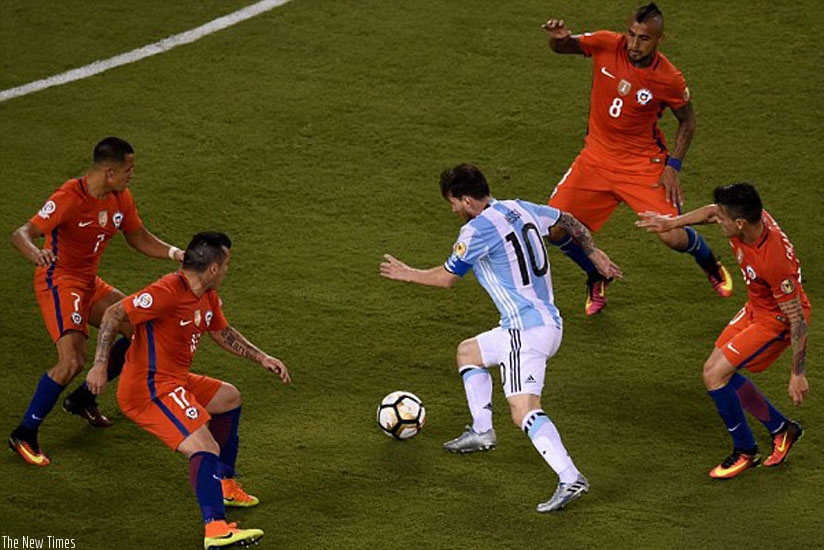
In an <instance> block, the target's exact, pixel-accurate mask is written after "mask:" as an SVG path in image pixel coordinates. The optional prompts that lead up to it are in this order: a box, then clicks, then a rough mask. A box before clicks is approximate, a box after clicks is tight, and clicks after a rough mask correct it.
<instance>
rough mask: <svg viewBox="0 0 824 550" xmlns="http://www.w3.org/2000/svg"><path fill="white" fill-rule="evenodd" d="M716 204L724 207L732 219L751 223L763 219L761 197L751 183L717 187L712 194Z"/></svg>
mask: <svg viewBox="0 0 824 550" xmlns="http://www.w3.org/2000/svg"><path fill="white" fill-rule="evenodd" d="M712 197H713V200H714V201H715V204H718V205H720V206H723V207H724V208H725V209H726V210H727V211H728V212H729V213H730V215H731V216H732V217H734V218H743V219H745V220H747V222H749V223H758V221H759V220H760V219H761V211H762V210H763V208H764V206H763V205H762V204H761V197H760V196H759V195H758V191H756V190H755V186H754V185H753V184H751V183H746V182H741V183H733V184H732V185H725V186H723V187H716V188H715V191H713V192H712Z"/></svg>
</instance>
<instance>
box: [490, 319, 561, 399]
mask: <svg viewBox="0 0 824 550" xmlns="http://www.w3.org/2000/svg"><path fill="white" fill-rule="evenodd" d="M562 337H563V330H561V329H560V328H558V327H556V326H542V327H533V328H530V329H527V330H518V329H505V328H501V327H498V328H494V329H492V330H488V331H486V332H484V333H482V334H479V335H478V336H476V337H475V339H476V340H477V341H478V346H479V347H480V348H481V358H482V359H483V362H484V366H485V367H492V366H494V365H499V366H500V367H501V385H502V386H503V388H504V395H506V396H507V397H509V396H510V395H518V394H524V393H527V394H532V395H541V391H542V390H543V389H544V374H545V372H546V361H547V359H549V358H550V357H552V356H553V355H555V354H556V353H557V352H558V348H559V347H560V345H561V338H562Z"/></svg>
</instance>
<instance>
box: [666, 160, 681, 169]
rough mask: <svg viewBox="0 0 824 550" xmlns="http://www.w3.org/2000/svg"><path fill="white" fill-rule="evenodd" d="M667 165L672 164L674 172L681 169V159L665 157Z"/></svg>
mask: <svg viewBox="0 0 824 550" xmlns="http://www.w3.org/2000/svg"><path fill="white" fill-rule="evenodd" d="M667 166H672V167H673V168H674V169H675V171H676V172H680V171H681V159H677V158H675V157H667Z"/></svg>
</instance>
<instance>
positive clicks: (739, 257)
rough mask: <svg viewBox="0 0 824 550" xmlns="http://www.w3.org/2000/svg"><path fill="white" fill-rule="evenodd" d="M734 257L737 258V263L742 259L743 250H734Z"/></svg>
mask: <svg viewBox="0 0 824 550" xmlns="http://www.w3.org/2000/svg"><path fill="white" fill-rule="evenodd" d="M735 259H736V260H738V263H739V264H740V263H741V262H743V261H744V251H743V250H741V249H740V248H737V249H736V250H735Z"/></svg>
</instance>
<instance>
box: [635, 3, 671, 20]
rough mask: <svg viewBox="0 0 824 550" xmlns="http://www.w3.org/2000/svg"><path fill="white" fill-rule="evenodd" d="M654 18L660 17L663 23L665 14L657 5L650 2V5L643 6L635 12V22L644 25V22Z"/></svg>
mask: <svg viewBox="0 0 824 550" xmlns="http://www.w3.org/2000/svg"><path fill="white" fill-rule="evenodd" d="M652 17H660V18H661V23H663V22H664V14H663V13H662V12H661V10H660V9H659V8H658V6H656V5H655V2H650V3H649V4H646V5H644V6H641V7H640V8H638V9H637V10H635V20H636V21H638V22H639V23H643V22H644V21H646V20H647V19H650V18H652Z"/></svg>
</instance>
